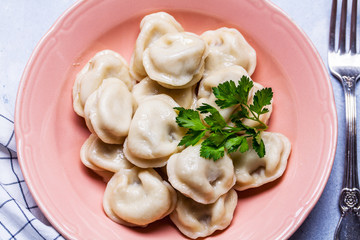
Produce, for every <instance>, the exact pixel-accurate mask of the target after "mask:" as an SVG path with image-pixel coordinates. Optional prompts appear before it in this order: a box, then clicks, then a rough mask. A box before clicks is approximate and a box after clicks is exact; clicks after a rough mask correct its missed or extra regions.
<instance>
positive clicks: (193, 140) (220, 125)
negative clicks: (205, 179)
mask: <svg viewBox="0 0 360 240" xmlns="http://www.w3.org/2000/svg"><path fill="white" fill-rule="evenodd" d="M253 86H254V84H253V81H251V80H250V79H249V77H247V76H243V77H242V78H241V79H240V80H239V81H238V84H237V85H236V84H235V82H234V81H232V80H230V81H227V82H224V83H221V84H219V85H218V86H217V87H214V88H212V90H213V93H214V95H215V97H216V101H215V103H216V104H217V105H218V107H220V108H221V109H224V108H228V107H232V106H236V111H235V112H234V113H233V114H232V115H231V117H230V122H231V123H232V124H228V123H227V122H226V121H225V119H224V118H223V116H222V115H221V114H220V112H219V111H218V110H217V109H216V108H215V107H213V106H211V105H209V104H206V103H203V104H202V105H201V106H200V107H198V108H196V110H192V109H185V108H183V107H176V108H175V109H176V110H177V111H178V116H177V117H176V122H177V124H178V125H179V126H180V127H184V128H187V129H188V130H187V132H186V134H185V136H184V137H183V138H182V139H181V141H180V143H179V146H185V147H188V146H194V145H195V144H197V143H198V142H199V141H202V143H201V148H200V156H201V157H203V158H207V159H213V160H214V161H216V160H218V159H220V158H222V157H223V156H224V154H225V151H226V152H227V153H232V152H236V151H240V152H242V153H243V152H246V151H248V150H249V143H248V139H252V147H253V149H254V150H255V151H256V153H257V154H258V156H259V157H263V156H264V155H265V145H264V142H263V140H262V139H261V132H262V131H264V130H266V129H267V128H268V126H267V125H266V124H265V123H264V122H262V121H261V120H260V115H262V114H265V113H267V112H269V110H268V109H267V108H266V106H267V105H270V104H271V100H272V98H273V92H272V89H271V88H263V89H260V90H258V91H257V92H256V93H255V95H254V97H253V102H252V103H251V104H249V103H248V97H249V93H250V90H251V89H252V87H253ZM200 114H204V115H205V117H204V118H201V117H200ZM202 119H203V120H202ZM243 119H250V120H253V121H255V122H257V123H258V124H257V125H256V126H255V127H251V126H248V125H245V124H244V123H243Z"/></svg>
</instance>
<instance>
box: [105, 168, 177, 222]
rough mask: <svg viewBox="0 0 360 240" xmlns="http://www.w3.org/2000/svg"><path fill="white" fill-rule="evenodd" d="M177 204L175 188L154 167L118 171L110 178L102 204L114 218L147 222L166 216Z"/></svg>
mask: <svg viewBox="0 0 360 240" xmlns="http://www.w3.org/2000/svg"><path fill="white" fill-rule="evenodd" d="M175 206H176V192H175V190H174V189H173V188H172V187H171V186H170V184H168V183H167V182H166V181H164V180H163V179H162V178H161V177H160V175H159V174H158V173H157V172H156V171H155V170H154V169H151V168H149V169H141V168H138V167H133V168H131V169H122V170H120V171H118V172H117V173H116V174H115V175H114V176H113V177H112V178H111V179H110V181H109V182H108V184H107V186H106V189H105V194H104V199H103V208H104V211H105V213H106V214H107V215H108V217H109V218H110V219H112V220H113V221H115V222H117V223H120V224H123V225H127V226H146V225H148V224H149V223H152V222H154V221H156V220H159V219H161V218H163V217H165V216H167V215H168V214H169V213H170V212H172V211H173V209H174V207H175Z"/></svg>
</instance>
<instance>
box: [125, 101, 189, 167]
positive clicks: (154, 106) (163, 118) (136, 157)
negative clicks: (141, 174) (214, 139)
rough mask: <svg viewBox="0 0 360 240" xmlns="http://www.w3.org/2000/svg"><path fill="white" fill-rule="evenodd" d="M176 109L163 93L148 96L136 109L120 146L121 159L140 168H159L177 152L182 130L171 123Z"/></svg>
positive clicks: (173, 122) (173, 102)
mask: <svg viewBox="0 0 360 240" xmlns="http://www.w3.org/2000/svg"><path fill="white" fill-rule="evenodd" d="M178 106H179V105H178V104H177V103H176V102H175V101H174V100H173V99H172V98H171V97H169V96H167V95H163V94H160V95H156V96H151V97H148V98H147V99H146V101H143V102H142V103H141V104H140V105H139V106H138V108H137V110H136V112H135V114H134V117H133V119H132V121H131V125H130V130H129V135H128V137H127V139H126V141H125V143H124V153H125V156H126V157H127V159H128V160H129V161H130V162H131V163H133V164H134V165H136V166H138V167H142V168H147V167H162V166H164V165H165V164H166V162H167V159H168V158H169V156H170V155H171V154H173V153H175V152H177V151H178V150H179V147H178V144H179V142H180V140H181V138H182V136H183V135H184V130H183V129H181V128H180V127H179V126H178V125H177V123H176V121H175V118H176V116H177V115H176V112H175V110H174V107H178Z"/></svg>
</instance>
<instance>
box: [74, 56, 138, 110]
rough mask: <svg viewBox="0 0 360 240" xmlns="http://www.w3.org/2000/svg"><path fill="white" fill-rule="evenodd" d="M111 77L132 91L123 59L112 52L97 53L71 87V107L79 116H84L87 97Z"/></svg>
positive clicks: (131, 83)
mask: <svg viewBox="0 0 360 240" xmlns="http://www.w3.org/2000/svg"><path fill="white" fill-rule="evenodd" d="M111 77H115V78H118V79H120V80H121V81H123V82H124V83H125V84H126V86H127V87H128V88H129V90H131V89H132V86H133V84H134V81H133V80H132V79H131V78H130V74H129V67H128V66H127V63H126V61H125V59H124V58H123V57H121V56H120V55H119V54H118V53H116V52H114V51H112V50H103V51H101V52H98V53H97V54H96V55H95V56H94V57H93V58H91V59H90V61H89V62H88V63H87V64H86V65H85V66H84V67H83V69H82V70H81V71H80V72H79V73H78V74H77V76H76V79H75V83H74V86H73V107H74V110H75V112H76V113H77V114H78V115H79V116H82V117H83V116H84V106H85V103H86V100H87V99H88V97H89V96H90V95H91V94H92V93H93V92H94V91H95V90H96V89H97V88H98V87H99V86H100V85H101V83H102V81H103V80H104V79H106V78H111Z"/></svg>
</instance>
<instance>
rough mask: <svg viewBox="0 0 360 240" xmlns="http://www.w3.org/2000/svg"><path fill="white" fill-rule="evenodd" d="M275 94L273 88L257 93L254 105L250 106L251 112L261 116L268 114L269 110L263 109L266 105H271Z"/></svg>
mask: <svg viewBox="0 0 360 240" xmlns="http://www.w3.org/2000/svg"><path fill="white" fill-rule="evenodd" d="M272 98H273V92H272V89H271V88H263V89H260V90H258V91H256V93H255V95H254V100H253V103H252V104H251V105H250V110H252V111H254V112H256V113H258V114H259V115H260V114H264V113H267V112H268V111H269V110H268V109H266V108H265V109H263V108H264V107H265V106H266V105H270V104H271V99H272Z"/></svg>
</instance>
